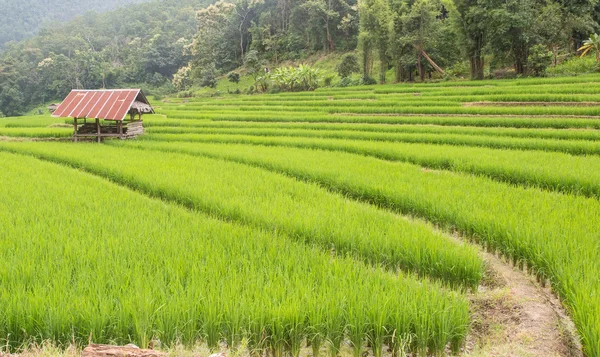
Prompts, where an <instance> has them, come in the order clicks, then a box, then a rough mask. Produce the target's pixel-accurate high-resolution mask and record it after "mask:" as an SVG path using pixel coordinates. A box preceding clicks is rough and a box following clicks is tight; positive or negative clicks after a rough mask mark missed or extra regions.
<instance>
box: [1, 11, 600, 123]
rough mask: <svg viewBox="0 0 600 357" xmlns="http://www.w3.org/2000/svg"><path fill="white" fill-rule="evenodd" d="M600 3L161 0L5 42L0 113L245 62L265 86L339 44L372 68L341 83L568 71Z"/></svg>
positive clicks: (186, 79) (159, 83) (166, 84)
mask: <svg viewBox="0 0 600 357" xmlns="http://www.w3.org/2000/svg"><path fill="white" fill-rule="evenodd" d="M599 8H600V6H598V4H597V0H580V1H576V2H574V3H573V2H570V3H568V4H566V3H562V2H558V1H554V0H526V1H521V0H509V1H497V0H480V1H479V0H478V1H474V0H363V1H360V2H358V1H357V0H302V1H291V0H219V1H215V0H185V1H175V0H162V1H159V0H155V1H154V2H150V3H145V4H138V5H131V6H129V7H127V8H124V9H120V10H115V11H112V12H109V13H105V14H101V15H98V14H95V13H89V14H86V15H84V16H81V17H79V18H77V19H75V20H74V21H72V22H69V23H68V24H65V25H62V26H54V27H48V28H45V29H43V30H42V31H41V33H40V34H39V35H38V36H36V37H35V38H33V39H31V40H28V41H25V42H20V43H16V44H11V45H9V46H7V48H6V50H5V52H4V54H3V55H2V56H1V57H0V112H2V113H4V114H5V115H15V114H17V113H20V112H22V111H23V110H24V108H26V107H28V106H32V105H36V104H41V103H44V102H46V101H48V100H58V99H59V98H61V97H63V96H64V94H65V93H66V92H68V90H69V89H71V88H81V87H88V88H99V87H116V86H125V85H129V86H131V85H136V86H143V87H146V88H149V87H150V88H154V89H156V88H160V91H157V92H156V93H160V92H162V93H165V92H170V91H187V90H188V89H190V88H192V87H194V86H206V87H213V88H214V87H216V86H217V84H218V81H219V78H220V77H221V76H224V75H226V74H227V73H229V72H230V71H232V70H234V69H237V68H239V67H245V68H244V69H243V70H240V72H239V73H240V74H241V75H245V74H248V75H249V76H251V77H252V78H253V79H254V83H253V84H252V89H253V90H249V92H253V91H255V90H263V89H264V90H266V89H268V87H269V86H265V85H264V83H261V82H259V81H258V79H259V78H264V77H265V75H267V74H269V73H272V72H273V70H271V68H270V67H278V66H279V65H280V64H281V63H282V62H283V61H288V60H292V61H302V60H304V59H306V58H307V57H308V56H309V55H311V54H315V53H323V54H329V53H331V52H333V51H353V52H355V54H356V56H357V57H356V58H357V60H358V61H357V62H358V65H359V66H360V72H362V75H361V77H362V80H361V81H360V82H359V80H358V78H354V79H350V78H349V77H344V80H343V81H342V82H340V85H341V86H344V85H348V84H352V83H362V84H372V83H375V82H376V81H379V82H381V83H384V82H386V81H390V80H391V79H392V78H393V79H394V80H395V81H397V82H400V81H415V80H419V81H424V80H426V79H429V78H434V77H436V78H443V77H448V78H451V77H455V76H460V77H467V76H470V77H472V78H474V79H483V78H484V77H487V76H489V77H493V76H496V77H503V78H504V77H517V76H522V75H534V76H543V75H545V74H546V73H559V71H546V68H547V67H548V66H549V65H553V66H556V65H557V64H558V63H559V62H561V61H563V60H564V59H568V58H571V57H573V55H574V54H576V53H577V50H578V48H580V46H581V45H582V44H584V42H583V41H584V40H585V39H587V38H588V37H589V33H591V32H593V31H596V30H597V29H598V23H597V20H598V17H599V14H600V12H599V10H598V9H599ZM594 38H595V37H594V36H591V37H590V40H591V39H594ZM588 42H589V41H588ZM586 43H587V42H586ZM591 45H592V47H591V48H590V47H584V48H583V51H585V50H586V48H590V51H591V49H594V48H597V45H594V44H593V43H591ZM351 65H352V66H350V67H354V68H351V69H352V71H354V70H355V64H354V63H352V64H351ZM392 70H393V72H394V73H395V74H394V75H392V76H390V75H389V73H390V71H392ZM592 70H595V67H594V68H592ZM348 73H351V72H347V71H341V72H340V74H341V75H342V76H349V74H348ZM332 75H333V72H332ZM317 81H318V82H321V84H326V85H329V84H331V83H332V80H331V78H318V80H317ZM283 87H286V86H282V88H283ZM314 87H315V86H309V88H314ZM248 89H249V88H248Z"/></svg>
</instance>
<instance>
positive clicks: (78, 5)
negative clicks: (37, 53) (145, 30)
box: [0, 0, 144, 49]
mask: <svg viewBox="0 0 600 357" xmlns="http://www.w3.org/2000/svg"><path fill="white" fill-rule="evenodd" d="M143 1H144V0H104V1H92V0H82V1H75V0H45V1H40V0H4V1H3V3H2V21H0V49H2V48H3V47H4V45H5V44H6V43H7V42H9V41H20V40H23V39H25V38H28V37H32V36H34V35H36V34H37V33H38V31H39V29H40V27H42V26H44V25H51V23H52V22H64V21H68V20H71V19H72V18H74V17H75V16H77V15H82V14H85V13H87V12H89V11H97V12H104V11H108V10H112V9H115V8H117V7H120V6H124V5H127V4H131V3H139V2H143Z"/></svg>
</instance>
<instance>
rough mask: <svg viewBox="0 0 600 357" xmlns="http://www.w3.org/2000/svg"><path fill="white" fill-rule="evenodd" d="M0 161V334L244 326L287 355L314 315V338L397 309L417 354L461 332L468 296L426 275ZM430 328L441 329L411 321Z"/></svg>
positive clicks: (29, 337)
mask: <svg viewBox="0 0 600 357" xmlns="http://www.w3.org/2000/svg"><path fill="white" fill-rule="evenodd" d="M0 162H1V163H2V167H3V168H4V170H0V180H1V181H2V182H3V185H0V206H2V207H3V208H4V209H3V210H1V211H0V227H2V229H1V230H0V244H2V247H3V249H2V250H1V251H0V279H1V281H2V293H1V294H0V304H1V306H2V313H1V315H0V322H1V323H0V335H1V336H3V338H5V340H4V341H3V345H4V346H9V347H10V346H13V347H14V346H18V345H19V344H20V343H23V342H32V341H38V342H40V341H44V340H52V341H55V342H56V343H58V344H60V343H66V344H68V343H71V342H75V343H76V344H79V345H81V344H85V343H87V342H88V340H89V339H91V340H93V341H94V342H100V343H102V342H104V343H109V342H112V343H129V342H134V343H136V344H138V345H141V346H146V345H147V344H148V342H149V340H150V339H160V340H161V341H162V342H163V343H165V344H167V345H170V344H174V343H177V342H182V343H185V344H188V345H189V344H194V343H197V342H198V341H202V342H205V343H207V344H208V345H209V346H210V347H213V348H214V347H216V345H217V344H218V343H219V342H223V343H227V344H228V345H230V346H235V344H236V343H238V342H239V341H240V340H241V338H244V339H245V340H246V341H253V342H256V344H253V345H251V346H250V347H251V348H252V349H254V348H259V349H261V350H262V349H265V350H267V351H271V353H274V352H276V351H279V352H285V353H289V354H293V353H296V354H297V349H298V344H299V343H300V342H303V341H304V340H306V339H310V338H311V336H312V335H311V333H312V331H315V328H318V329H319V332H320V334H321V336H322V338H323V339H324V340H334V339H336V338H339V335H340V334H342V336H345V335H346V334H347V333H348V332H347V328H346V326H347V325H349V324H366V325H369V326H375V327H377V328H381V329H383V330H385V331H388V330H391V328H392V326H393V325H388V324H390V322H389V321H387V320H385V321H382V320H372V319H371V317H372V316H376V315H377V314H378V313H379V314H384V315H386V316H390V318H392V319H393V320H392V321H405V323H406V324H405V325H403V326H402V328H404V329H407V330H408V331H410V332H411V333H414V334H415V336H417V337H416V338H417V339H418V340H417V344H418V345H427V346H430V347H429V348H428V350H427V351H426V353H428V354H440V353H443V349H436V346H442V345H443V346H447V345H449V344H451V343H452V342H453V341H455V340H459V341H464V338H465V334H466V331H467V327H468V304H467V302H466V300H465V298H464V297H463V296H461V295H460V294H457V293H454V292H449V291H447V290H445V289H441V288H440V287H439V286H438V285H436V284H432V283H429V282H427V281H417V280H415V279H413V278H411V277H407V276H404V275H403V274H391V273H388V272H385V271H382V270H381V269H374V268H373V267H369V266H366V265H364V264H361V263H360V262H357V261H354V260H352V259H351V258H348V257H337V258H336V257H332V256H331V254H330V253H329V252H326V251H323V250H322V249H318V248H316V247H313V246H307V245H305V244H302V243H295V242H292V241H291V240H290V239H289V238H288V237H285V236H284V235H282V234H279V233H274V232H272V231H265V230H260V229H252V228H249V227H243V226H239V225H236V224H231V223H225V222H222V221H219V220H215V219H212V218H209V217H207V216H204V215H202V214H199V213H197V212H190V211H189V210H186V209H184V208H182V207H178V206H176V205H170V204H165V203H164V202H161V201H159V200H155V199H150V198H148V197H146V196H144V195H141V194H139V193H136V192H134V191H131V190H128V189H125V188H123V187H119V186H118V185H115V184H112V183H110V182H109V181H107V180H104V179H101V178H98V177H96V176H93V175H90V174H87V173H83V172H81V171H78V170H73V169H71V168H68V167H66V166H62V165H56V164H53V163H48V162H42V161H39V160H37V159H34V158H32V157H27V156H22V155H15V154H9V153H5V152H3V153H0ZM65 182H69V183H72V184H69V185H65ZM82 197H85V198H86V199H82ZM74 213H76V214H74ZM100 215H106V216H105V217H102V216H100ZM157 267H160V269H157ZM342 301H343V304H340V302H342ZM414 301H419V307H418V308H416V306H415V305H414V304H413V302H414ZM65 302H68V304H65ZM398 307H402V308H398ZM323 312H325V313H326V315H325V316H323V317H322V318H321V317H320V315H321V313H323ZM422 315H426V316H422ZM331 316H337V318H335V319H333V318H330V317H331ZM448 319H449V320H451V321H452V323H451V324H450V325H447V324H445V321H446V320H448ZM324 321H325V322H327V323H325V324H323V322H324ZM423 323H425V324H430V325H431V326H429V327H422V326H421V324H423ZM379 324H384V326H380V325H379ZM439 327H445V330H444V331H443V333H442V334H433V333H431V334H428V335H427V336H423V335H418V333H417V332H418V331H420V330H423V329H427V330H430V331H434V330H435V331H437V329H438V328H439ZM367 338H368V335H367V333H366V332H365V333H364V334H363V336H362V339H363V341H366V339H367ZM420 338H425V339H426V340H425V341H421V340H420ZM263 341H266V342H264V343H263ZM374 347H375V346H374ZM407 347H408V348H409V349H411V350H412V351H414V352H417V351H416V347H412V346H407ZM375 348H377V347H375ZM421 352H422V353H423V355H424V352H425V351H421ZM276 354H277V353H276Z"/></svg>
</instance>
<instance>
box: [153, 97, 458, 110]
mask: <svg viewBox="0 0 600 357" xmlns="http://www.w3.org/2000/svg"><path fill="white" fill-rule="evenodd" d="M265 99H267V98H265ZM357 103H360V104H361V106H362V107H380V106H381V107H398V106H410V107H421V106H437V107H446V106H447V107H459V106H461V105H462V104H461V103H460V102H459V101H456V100H454V101H448V100H446V99H444V98H440V99H438V100H435V99H429V100H414V99H411V100H382V99H378V100H374V99H365V100H360V99H347V100H346V99H344V100H329V99H323V100H311V101H290V102H285V106H286V107H315V106H319V107H334V108H336V107H355V106H356V105H357ZM216 105H219V106H227V107H231V106H234V107H244V108H248V107H251V108H254V107H269V106H276V107H280V106H281V105H282V102H281V101H279V100H264V99H263V100H260V101H252V102H250V101H236V100H227V101H215V102H207V103H205V104H196V103H195V104H192V105H190V104H186V105H180V106H164V105H163V106H162V108H169V109H175V110H203V109H204V108H205V107H213V106H216Z"/></svg>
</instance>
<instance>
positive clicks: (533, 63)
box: [528, 45, 552, 77]
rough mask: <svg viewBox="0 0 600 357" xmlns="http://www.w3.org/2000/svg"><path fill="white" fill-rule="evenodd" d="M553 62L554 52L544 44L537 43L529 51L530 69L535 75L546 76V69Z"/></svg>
mask: <svg viewBox="0 0 600 357" xmlns="http://www.w3.org/2000/svg"><path fill="white" fill-rule="evenodd" d="M551 63H552V52H550V51H549V50H548V48H546V47H545V46H543V45H535V46H533V47H532V48H531V50H530V51H529V58H528V64H529V70H530V72H531V74H532V75H534V76H535V77H544V76H545V75H546V69H547V68H548V66H549V65H550V64H551Z"/></svg>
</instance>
